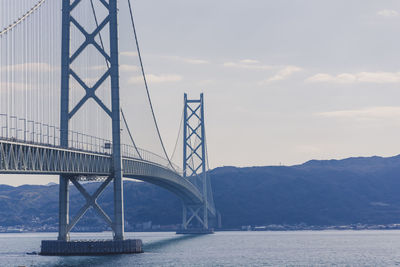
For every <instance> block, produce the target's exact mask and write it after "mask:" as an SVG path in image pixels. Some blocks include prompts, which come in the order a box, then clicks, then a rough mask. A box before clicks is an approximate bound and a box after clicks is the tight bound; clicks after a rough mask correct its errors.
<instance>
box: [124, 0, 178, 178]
mask: <svg viewBox="0 0 400 267" xmlns="http://www.w3.org/2000/svg"><path fill="white" fill-rule="evenodd" d="M128 6H129V14H130V17H131V23H132V28H133V34H134V36H135V42H136V49H137V53H138V57H139V62H140V68H141V70H142V75H143V81H144V85H145V88H146V93H147V99H148V100H149V104H150V109H151V113H152V115H153V120H154V124H155V127H156V130H157V134H158V138H159V139H160V143H161V146H162V149H163V151H164V154H165V157H166V158H167V160H168V163H169V165H170V166H171V168H172V169H173V170H174V171H175V172H176V169H175V167H174V165H173V164H172V162H171V160H170V158H169V157H168V154H167V151H166V149H165V146H164V142H163V140H162V138H161V134H160V129H159V128H158V124H157V119H156V116H155V113H154V109H153V104H152V102H151V97H150V92H149V87H148V85H147V79H146V74H145V71H144V67H143V61H142V56H141V54H140V48H139V42H138V38H137V34H136V27H135V21H134V19H133V12H132V6H131V1H130V0H128Z"/></svg>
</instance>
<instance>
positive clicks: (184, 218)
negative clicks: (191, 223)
mask: <svg viewBox="0 0 400 267" xmlns="http://www.w3.org/2000/svg"><path fill="white" fill-rule="evenodd" d="M182 229H184V230H186V229H187V207H186V205H185V203H182Z"/></svg>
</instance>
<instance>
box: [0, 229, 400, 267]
mask: <svg viewBox="0 0 400 267" xmlns="http://www.w3.org/2000/svg"><path fill="white" fill-rule="evenodd" d="M71 237H72V238H73V239H94V238H97V239H108V238H110V237H111V234H110V233H95V234H93V233H79V234H78V233H73V234H72V236H71ZM127 237H128V238H140V239H142V240H143V243H144V250H145V252H144V253H143V254H134V255H117V256H96V257H94V256H90V257H86V256H85V257H82V256H81V257H77V256H70V257H54V256H53V257H49V256H39V255H27V254H26V253H27V252H33V251H40V241H41V240H42V239H55V238H56V234H55V233H21V234H0V266H113V267H116V266H400V231H397V230H387V231H289V232H217V233H215V234H213V235H204V236H181V235H176V234H175V233H158V232H154V233H148V232H147V233H127Z"/></svg>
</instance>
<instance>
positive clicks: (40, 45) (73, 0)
mask: <svg viewBox="0 0 400 267" xmlns="http://www.w3.org/2000/svg"><path fill="white" fill-rule="evenodd" d="M122 4H125V5H126V8H121V7H118V6H119V5H122ZM128 11H129V12H128ZM121 12H127V13H126V14H125V15H126V16H127V18H129V19H128V20H127V21H124V22H122V21H119V17H120V16H119V13H121ZM0 14H4V15H2V16H1V17H0V64H1V65H0V127H1V129H0V174H18V175H26V174H36V175H59V176H60V185H59V187H60V190H59V234H58V240H59V241H62V242H69V241H70V235H69V233H70V231H71V230H72V229H73V227H74V226H75V225H76V223H77V222H78V221H79V219H80V218H81V217H82V216H84V214H85V213H86V211H87V210H88V209H89V208H93V209H94V210H95V211H96V212H97V213H98V214H99V216H101V217H102V218H103V219H104V220H105V221H106V222H107V223H108V225H109V226H110V228H111V229H112V231H113V239H114V241H122V240H124V239H125V235H124V203H123V178H130V179H136V180H141V181H144V182H149V183H152V184H155V185H157V186H160V187H163V188H165V189H167V190H169V191H171V192H172V193H174V194H176V195H178V196H179V197H180V198H181V199H182V203H183V215H182V219H183V220H182V229H181V230H180V231H179V232H181V233H196V232H197V233H210V232H212V227H213V226H212V225H211V222H212V221H215V219H216V217H217V211H216V208H215V205H214V201H213V195H212V188H211V183H210V178H209V176H208V159H207V147H206V138H205V124H204V98H203V94H201V96H200V98H199V99H188V98H187V95H186V94H185V97H184V110H183V116H182V124H181V130H180V136H181V138H179V139H178V140H181V141H179V143H181V144H182V145H183V147H182V149H181V150H180V151H182V152H183V155H182V156H181V159H182V163H181V164H182V169H180V168H179V167H178V166H177V165H175V164H173V163H172V160H171V157H169V155H168V154H167V152H166V149H165V147H164V143H163V141H162V138H161V135H160V131H159V127H158V125H157V120H156V117H155V115H154V114H155V113H154V110H153V105H152V102H151V98H150V94H149V89H148V85H147V81H146V75H145V71H144V67H143V62H142V57H141V54H140V49H139V44H138V40H137V35H136V29H135V24H134V17H133V12H132V6H131V3H130V0H119V1H117V0H40V1H39V0H24V1H15V0H3V1H1V2H0ZM121 24H123V25H129V24H130V27H131V30H132V32H131V34H128V35H129V36H131V37H132V36H133V38H132V40H134V42H132V44H134V46H135V47H136V51H137V52H135V55H136V60H137V69H139V70H140V75H141V76H142V78H143V85H142V88H144V89H145V90H144V91H143V92H145V94H144V95H145V96H146V98H145V99H142V100H140V101H141V102H140V103H141V104H143V103H146V101H147V106H146V107H145V108H146V109H147V110H149V111H150V112H149V114H150V115H151V116H149V117H148V118H145V117H144V115H143V114H140V113H136V114H132V113H127V115H128V116H127V117H125V115H124V113H123V111H122V104H121V98H122V97H123V98H127V97H129V96H124V95H122V91H120V88H121V85H120V83H121V82H120V77H121V65H122V64H121V63H120V55H121V53H120V51H119V49H120V46H121V44H120V42H122V40H120V39H121V36H119V33H118V30H119V26H118V25H121ZM125 87H126V86H125ZM139 89H140V87H139V86H138V87H137V88H136V87H135V86H134V85H132V86H131V88H130V90H133V92H136V91H135V90H139ZM132 100H134V99H132ZM132 117H136V118H137V117H139V119H141V118H142V117H143V118H142V119H143V121H146V122H151V123H153V127H154V128H153V130H154V132H155V134H154V132H153V133H152V134H154V135H155V136H156V137H157V138H156V139H155V141H154V142H153V144H155V143H157V144H158V145H159V147H161V149H160V151H161V154H162V156H160V155H158V154H159V153H154V152H150V151H148V150H144V149H140V148H139V147H138V146H137V144H138V143H139V142H137V140H136V138H134V136H133V135H132V134H131V130H130V127H129V124H128V122H127V121H129V119H131V118H132ZM132 129H133V130H134V132H136V133H138V132H139V131H141V127H132ZM123 133H127V134H126V135H127V136H128V137H127V138H126V140H123V137H122V135H123ZM144 135H146V133H145V134H144ZM175 148H176V147H175ZM82 181H86V182H87V181H97V182H98V181H101V182H102V183H101V185H100V187H99V188H98V190H97V191H96V192H94V193H93V194H89V193H88V192H87V191H86V190H85V188H84V186H82V183H81V182H82ZM110 183H113V191H114V214H113V215H109V214H106V212H105V211H104V210H103V209H102V208H101V207H100V206H99V204H98V203H97V201H96V200H97V198H98V197H99V196H100V194H101V193H102V192H103V191H104V189H105V188H106V187H107V186H108V185H109V184H110ZM72 184H73V185H74V186H76V188H77V189H78V190H79V191H80V192H81V193H82V195H83V196H84V197H85V199H86V204H85V205H83V206H82V208H81V209H80V210H79V212H78V213H77V214H76V215H75V216H74V217H73V218H70V216H69V190H70V186H71V185H72Z"/></svg>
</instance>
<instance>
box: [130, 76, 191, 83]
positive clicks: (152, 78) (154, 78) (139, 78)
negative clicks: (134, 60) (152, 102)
mask: <svg viewBox="0 0 400 267" xmlns="http://www.w3.org/2000/svg"><path fill="white" fill-rule="evenodd" d="M146 79H147V82H149V83H165V82H179V81H181V80H182V79H183V78H182V76H180V75H176V74H160V75H156V74H147V75H146ZM128 83H131V84H137V83H143V77H142V76H135V77H131V78H130V79H129V80H128Z"/></svg>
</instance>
